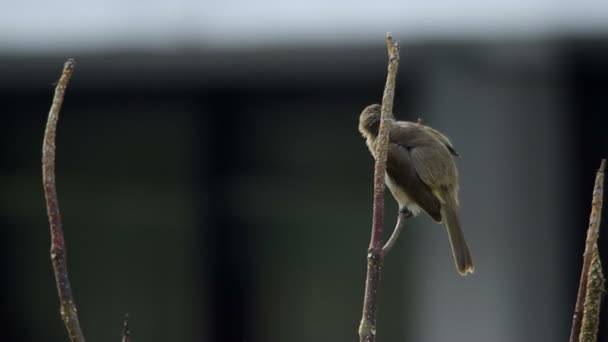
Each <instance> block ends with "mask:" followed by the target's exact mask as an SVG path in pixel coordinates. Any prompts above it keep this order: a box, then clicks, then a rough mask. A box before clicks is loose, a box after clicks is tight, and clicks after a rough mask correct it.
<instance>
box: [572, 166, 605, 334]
mask: <svg viewBox="0 0 608 342" xmlns="http://www.w3.org/2000/svg"><path fill="white" fill-rule="evenodd" d="M605 167H606V160H605V159H602V162H601V164H600V168H599V169H598V170H597V174H596V176H595V186H594V187H593V197H592V200H591V214H590V215H589V228H588V229H587V241H586V242H585V252H584V253H583V270H582V272H581V279H580V283H579V287H578V294H577V297H576V306H575V307H574V316H573V317H572V330H571V331H570V342H578V341H579V336H580V334H581V323H582V320H583V312H584V307H585V295H586V293H587V284H588V276H589V267H590V266H591V259H592V254H593V250H594V249H597V239H598V237H599V235H600V220H601V216H602V199H603V195H604V169H605Z"/></svg>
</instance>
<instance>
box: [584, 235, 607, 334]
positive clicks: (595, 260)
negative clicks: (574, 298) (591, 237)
mask: <svg viewBox="0 0 608 342" xmlns="http://www.w3.org/2000/svg"><path fill="white" fill-rule="evenodd" d="M587 279H588V280H587V294H586V295H585V308H584V310H583V322H582V323H581V334H580V336H579V341H580V342H595V341H597V333H598V330H599V327H600V306H601V303H602V295H603V294H604V275H603V274H602V262H601V260H600V254H599V251H598V247H597V244H596V245H595V247H594V248H593V251H592V252H591V266H590V267H589V274H588V277H587Z"/></svg>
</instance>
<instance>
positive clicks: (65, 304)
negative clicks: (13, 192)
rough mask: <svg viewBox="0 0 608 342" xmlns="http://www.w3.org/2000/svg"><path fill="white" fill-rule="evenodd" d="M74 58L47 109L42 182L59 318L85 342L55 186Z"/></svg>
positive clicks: (75, 338)
mask: <svg viewBox="0 0 608 342" xmlns="http://www.w3.org/2000/svg"><path fill="white" fill-rule="evenodd" d="M74 64H75V63H74V60H72V59H69V60H68V61H67V62H65V64H64V66H63V72H62V73H61V77H60V78H59V81H58V82H57V86H56V87H55V96H54V97H53V104H52V105H51V109H50V111H49V117H48V121H47V123H46V130H45V132H44V142H43V144H42V184H43V186H44V196H45V198H46V208H47V212H48V216H49V224H50V227H51V262H52V263H53V271H54V273H55V281H56V283H57V292H58V293H59V305H60V313H61V319H62V320H63V322H64V323H65V327H66V329H67V330H68V335H69V336H70V340H71V341H72V342H84V340H85V339H84V335H83V334H82V330H81V328H80V322H79V320H78V313H77V310H76V304H75V303H74V296H73V295H72V288H71V286H70V278H69V277H68V266H67V257H66V251H65V241H64V238H63V227H62V224H61V214H60V212H59V201H58V199H57V188H56V185H55V134H56V131H57V120H58V119H59V112H60V111H61V105H62V103H63V97H64V95H65V89H66V87H67V86H68V83H69V81H70V78H72V73H73V71H74Z"/></svg>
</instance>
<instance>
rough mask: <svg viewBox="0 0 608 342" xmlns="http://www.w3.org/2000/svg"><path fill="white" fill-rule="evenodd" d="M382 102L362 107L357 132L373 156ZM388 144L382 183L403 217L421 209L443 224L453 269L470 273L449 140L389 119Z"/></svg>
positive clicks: (419, 126)
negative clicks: (452, 257) (449, 245)
mask: <svg viewBox="0 0 608 342" xmlns="http://www.w3.org/2000/svg"><path fill="white" fill-rule="evenodd" d="M380 111H381V106H380V105H378V104H373V105H370V106H368V107H366V108H365V109H364V110H363V112H361V115H360V116H359V131H360V132H361V134H362V135H363V137H364V138H365V139H366V142H367V146H368V147H369V150H370V151H371V153H372V155H373V156H374V158H375V154H376V138H377V137H378V130H379V128H380ZM387 123H388V125H389V144H388V157H387V161H386V177H385V179H386V180H385V183H386V185H387V186H388V188H389V190H390V191H391V193H392V194H393V197H394V198H395V200H396V201H397V203H398V204H399V210H400V212H402V213H404V214H406V217H410V216H415V215H418V214H419V213H420V211H421V210H422V211H424V212H426V213H427V214H428V215H429V216H430V217H431V218H432V219H433V220H435V221H436V222H438V223H441V222H445V225H446V227H447V231H448V237H449V239H450V244H451V246H452V253H453V255H454V262H455V263H456V269H457V270H458V272H459V273H460V274H461V275H466V274H467V273H473V271H474V270H475V268H474V266H473V259H472V258H471V252H470V251H469V247H468V246H467V242H466V240H465V238H464V234H463V233H462V230H461V228H460V218H459V204H458V171H457V170H456V164H455V163H454V158H453V156H458V153H456V150H454V147H453V146H452V144H451V143H450V140H449V139H448V138H447V137H446V136H445V135H443V134H441V133H439V132H438V131H437V130H435V129H433V128H431V127H428V126H425V125H422V124H420V123H414V122H407V121H395V120H388V122H387Z"/></svg>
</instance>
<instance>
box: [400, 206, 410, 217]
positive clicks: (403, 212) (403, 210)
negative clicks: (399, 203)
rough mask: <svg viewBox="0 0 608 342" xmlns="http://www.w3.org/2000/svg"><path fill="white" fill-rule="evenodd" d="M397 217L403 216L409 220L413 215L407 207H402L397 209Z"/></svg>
mask: <svg viewBox="0 0 608 342" xmlns="http://www.w3.org/2000/svg"><path fill="white" fill-rule="evenodd" d="M399 215H403V217H405V218H408V219H409V218H410V217H412V216H413V215H414V214H413V213H412V212H411V211H410V210H409V209H408V208H407V207H403V208H401V209H399Z"/></svg>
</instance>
